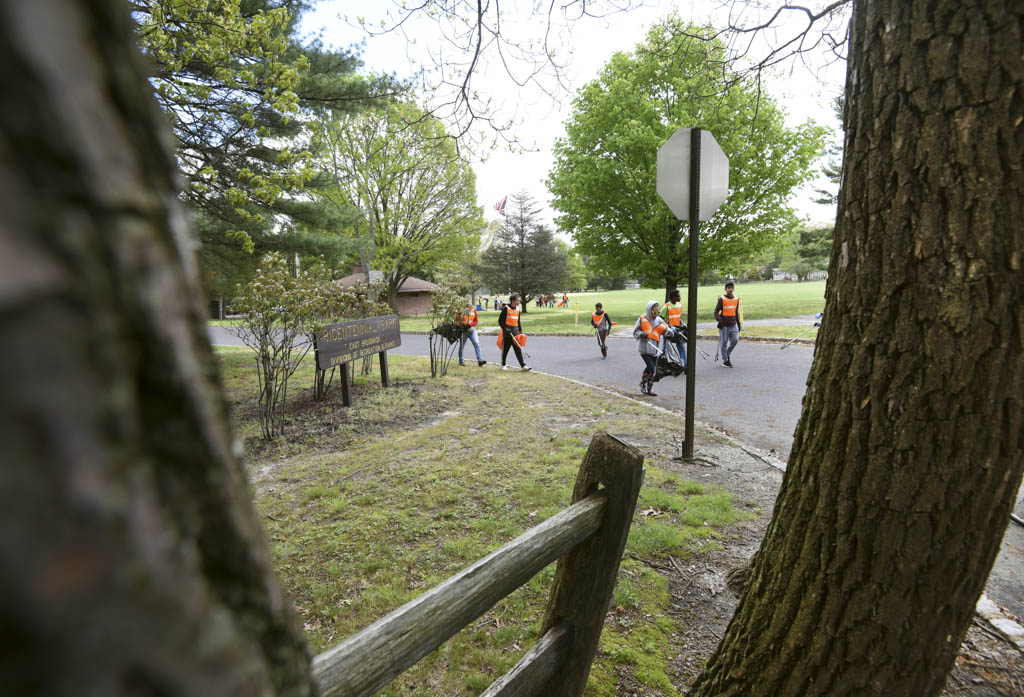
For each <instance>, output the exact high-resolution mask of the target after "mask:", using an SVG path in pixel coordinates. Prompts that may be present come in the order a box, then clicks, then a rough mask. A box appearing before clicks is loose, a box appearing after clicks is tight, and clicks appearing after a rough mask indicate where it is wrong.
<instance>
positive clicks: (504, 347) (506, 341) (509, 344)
mask: <svg viewBox="0 0 1024 697" xmlns="http://www.w3.org/2000/svg"><path fill="white" fill-rule="evenodd" d="M502 331H504V330H502ZM509 349H512V350H514V351H515V352H516V358H517V359H518V360H519V367H520V368H522V367H523V366H524V365H526V361H524V360H523V352H522V350H521V349H520V348H519V344H518V343H517V342H516V340H515V339H514V338H512V335H511V334H509V333H508V332H505V335H504V336H503V337H501V364H502V365H505V359H506V358H507V357H508V350H509Z"/></svg>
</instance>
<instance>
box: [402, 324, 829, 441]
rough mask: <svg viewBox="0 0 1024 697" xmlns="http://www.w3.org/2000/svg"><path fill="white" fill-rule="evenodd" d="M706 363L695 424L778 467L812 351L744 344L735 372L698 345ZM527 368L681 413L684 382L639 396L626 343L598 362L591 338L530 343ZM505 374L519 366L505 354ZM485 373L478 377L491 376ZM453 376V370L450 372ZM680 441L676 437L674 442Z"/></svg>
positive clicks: (635, 362) (422, 344) (405, 348)
mask: <svg viewBox="0 0 1024 697" xmlns="http://www.w3.org/2000/svg"><path fill="white" fill-rule="evenodd" d="M496 341H497V337H496V336H495V335H484V336H482V337H481V338H480V346H481V348H482V350H483V356H484V360H486V361H488V362H489V364H498V363H500V362H501V353H500V351H499V350H498V347H497V345H496ZM698 345H699V346H700V347H701V348H702V349H703V350H704V351H706V352H707V353H708V354H710V355H709V357H708V358H700V357H698V358H697V363H696V370H697V375H696V391H695V399H694V401H695V409H694V419H695V420H697V421H701V422H704V423H707V424H711V425H712V426H715V427H717V428H719V429H721V430H723V431H725V432H726V433H728V434H730V435H732V436H734V437H735V438H737V439H739V440H742V441H743V442H745V443H747V444H749V445H752V446H754V447H755V448H757V449H759V450H762V451H764V452H766V453H772V454H774V455H775V456H776V457H778V458H779V459H780V460H783V461H785V460H786V458H787V457H788V456H789V448H790V445H791V443H792V440H793V430H794V429H795V428H796V422H797V419H798V418H799V417H800V402H801V400H802V399H803V394H804V390H805V387H806V383H807V372H808V370H809V369H810V367H811V357H812V355H813V352H814V350H813V348H812V347H810V346H806V345H804V346H801V345H798V344H793V345H792V346H790V347H789V348H787V349H786V350H784V351H783V350H780V348H779V346H780V344H767V343H764V344H762V343H753V342H749V343H746V342H743V340H742V337H741V339H740V344H739V345H738V346H737V347H736V349H735V350H734V351H733V354H732V359H733V360H732V364H733V365H734V366H735V367H734V368H726V367H724V366H723V365H722V361H721V360H718V361H717V362H715V360H714V358H715V346H716V343H715V342H713V341H698ZM526 350H527V351H528V352H529V354H530V356H529V357H528V358H527V360H526V362H527V363H528V364H529V365H530V366H532V367H533V369H534V370H536V371H539V372H543V373H550V374H552V375H560V376H562V377H566V378H571V379H573V380H579V381H581V382H585V383H587V384H590V385H596V386H598V387H604V388H607V389H611V390H614V391H616V392H621V393H623V394H627V395H631V396H634V397H636V398H638V399H643V400H644V401H649V402H651V403H653V404H657V405H659V406H662V407H667V408H669V409H677V410H679V411H683V409H684V407H685V405H686V377H685V375H681V376H679V377H678V378H663V379H662V380H660V381H659V382H657V383H655V385H654V391H655V392H656V393H657V396H656V397H646V396H642V395H641V394H640V375H641V374H642V373H643V371H644V363H643V360H642V359H641V358H640V355H639V354H638V353H637V350H636V340H635V339H633V338H631V337H614V336H612V337H609V338H608V358H607V359H605V360H602V359H601V351H600V348H599V347H598V344H597V339H596V337H593V336H591V337H556V336H531V337H530V338H529V340H528V342H527V345H526ZM394 352H395V353H401V354H406V355H415V356H426V355H427V337H426V336H422V335H407V334H403V335H402V345H401V346H400V347H399V348H398V349H394ZM466 354H467V355H466V359H467V361H466V366H467V367H466V368H462V369H461V370H478V369H479V368H477V365H476V361H475V356H474V354H473V347H472V345H471V344H469V343H467V344H466ZM508 364H509V365H510V366H518V365H519V364H518V363H517V361H516V358H515V355H514V354H513V353H512V352H511V351H510V352H509V357H508ZM491 367H492V366H491V365H487V366H484V369H487V368H491ZM455 369H459V368H458V366H455ZM679 437H680V439H682V434H681V433H680V434H679Z"/></svg>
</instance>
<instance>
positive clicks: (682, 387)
mask: <svg viewBox="0 0 1024 697" xmlns="http://www.w3.org/2000/svg"><path fill="white" fill-rule="evenodd" d="M210 341H211V342H212V343H214V344H222V345H228V346H238V345H241V342H240V341H239V340H238V339H237V338H236V337H234V336H233V335H232V334H231V333H230V332H228V331H227V330H225V329H223V328H219V327H211V328H210ZM495 341H496V336H495V335H493V334H490V335H483V336H481V337H480V346H481V348H482V350H483V357H484V360H486V361H488V365H485V366H483V368H478V367H477V364H476V360H475V355H474V353H473V346H472V344H470V343H468V342H467V344H466V356H465V357H466V367H465V368H460V367H459V366H458V365H454V366H453V369H454V370H494V369H496V366H497V364H499V363H500V361H501V353H500V352H499V351H498V347H497V345H496V343H495ZM698 345H699V346H700V348H702V349H703V350H704V351H706V352H707V353H708V354H709V356H708V358H701V357H699V356H698V358H697V363H696V370H697V375H696V392H695V409H694V419H695V420H696V421H700V422H703V423H706V424H710V425H712V426H714V427H716V428H718V429H720V430H722V431H724V432H726V433H728V434H729V435H731V436H733V437H734V438H736V439H737V440H739V441H742V442H744V443H746V444H747V445H749V446H753V447H754V448H756V449H758V450H761V451H763V452H764V453H766V454H770V455H774V456H775V457H776V458H778V459H779V460H781V461H782V462H785V461H786V460H787V459H788V458H789V450H790V446H791V445H792V441H793V433H794V430H795V429H796V424H797V420H798V419H799V418H800V405H801V401H802V400H803V396H804V391H805V389H806V385H807V374H808V371H809V370H810V367H811V359H812V358H813V356H814V349H813V347H811V346H807V345H801V344H793V345H791V346H789V347H788V348H786V349H785V350H782V349H781V348H780V347H781V344H774V343H758V342H745V341H743V337H742V334H741V335H740V343H739V345H738V346H737V347H736V349H735V350H734V351H733V355H732V364H733V365H734V366H735V367H734V368H725V367H723V366H722V362H721V360H719V361H717V362H715V360H714V356H715V346H716V342H714V341H698ZM527 351H528V352H529V354H530V356H529V357H528V358H527V363H528V364H529V365H531V366H532V367H533V369H534V370H536V371H539V372H543V373H550V374H552V375H559V376H562V377H566V378H571V379H574V380H579V381H581V382H585V383H587V384H590V385H596V386H598V387H603V388H607V389H610V390H614V391H616V392H621V393H623V394H627V395H631V396H633V397H636V398H637V399H642V400H644V401H649V402H651V403H653V404H657V405H659V406H662V407H666V408H668V409H675V410H679V411H683V408H684V406H685V404H686V379H685V376H680V377H678V378H664V379H662V380H661V381H660V382H657V383H655V386H654V391H655V392H656V393H657V396H656V397H646V396H642V395H641V394H640V374H641V373H642V372H643V370H644V365H643V361H642V359H641V358H640V355H639V354H638V353H637V350H636V340H635V339H633V338H631V337H614V336H613V337H609V338H608V358H607V359H606V360H602V359H601V351H600V349H599V347H598V345H597V340H596V339H595V337H593V336H589V337H553V336H531V337H530V338H529V340H528V343H527ZM391 353H397V354H403V355H411V356H426V355H428V352H427V337H426V336H425V335H422V334H403V335H402V345H401V346H399V347H398V348H396V349H392V350H391ZM508 363H509V365H511V366H517V365H518V363H517V362H516V360H515V355H514V354H513V353H512V352H509V357H508ZM523 377H524V379H529V378H528V376H525V375H524V376H523ZM682 437H683V434H682V433H680V434H679V440H680V441H681V440H682ZM1022 492H1024V490H1022ZM1019 496H1020V495H1019ZM1016 512H1017V515H1018V516H1021V517H1024V500H1022V499H1020V498H1019V499H1018V502H1017V506H1016ZM986 592H987V593H988V595H989V596H990V597H991V598H992V599H993V600H995V601H996V602H997V603H999V604H1000V605H1002V606H1004V607H1007V608H1009V609H1010V610H1011V611H1012V612H1014V614H1016V615H1017V616H1018V617H1024V527H1021V526H1018V525H1016V524H1013V523H1011V524H1010V525H1009V527H1008V529H1007V531H1006V535H1005V537H1004V539H1003V544H1002V549H1001V551H1000V554H999V558H998V559H997V560H996V565H995V568H993V570H992V572H991V574H990V576H989V583H988V586H987V587H986Z"/></svg>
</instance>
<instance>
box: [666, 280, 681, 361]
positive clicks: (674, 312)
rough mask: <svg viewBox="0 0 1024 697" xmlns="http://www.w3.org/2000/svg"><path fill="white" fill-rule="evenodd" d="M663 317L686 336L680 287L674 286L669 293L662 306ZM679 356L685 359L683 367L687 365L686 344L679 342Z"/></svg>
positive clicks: (669, 324)
mask: <svg viewBox="0 0 1024 697" xmlns="http://www.w3.org/2000/svg"><path fill="white" fill-rule="evenodd" d="M661 318H662V319H663V320H665V321H666V322H668V326H670V327H672V329H674V330H676V331H677V332H679V333H680V334H682V335H683V337H684V338H685V337H686V328H685V327H684V326H683V303H682V301H681V299H680V296H679V289H678V288H673V289H672V290H671V291H670V292H669V294H668V302H667V303H665V305H664V307H662V308H661ZM679 357H680V358H682V359H683V367H684V368H685V367H686V345H685V344H679Z"/></svg>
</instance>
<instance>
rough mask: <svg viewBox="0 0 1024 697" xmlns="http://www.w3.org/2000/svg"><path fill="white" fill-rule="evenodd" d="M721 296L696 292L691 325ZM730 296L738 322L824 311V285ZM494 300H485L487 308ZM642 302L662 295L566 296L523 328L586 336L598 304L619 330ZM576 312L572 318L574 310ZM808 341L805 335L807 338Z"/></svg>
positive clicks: (486, 315)
mask: <svg viewBox="0 0 1024 697" xmlns="http://www.w3.org/2000/svg"><path fill="white" fill-rule="evenodd" d="M680 292H681V293H682V296H683V304H684V305H685V304H686V289H685V288H681V289H680ZM722 293H723V288H722V286H720V285H716V286H702V287H700V288H698V289H697V319H698V321H700V322H710V321H713V320H714V310H715V303H716V301H717V300H718V296H719V295H721V294H722ZM736 294H737V295H739V296H740V297H741V298H742V299H743V317H744V319H747V320H750V319H774V318H780V317H781V318H788V317H797V316H811V315H814V314H815V313H816V312H821V311H822V310H823V309H824V307H825V282H824V281H812V282H806V283H787V282H764V283H743V284H738V285H737V289H736ZM493 300H494V298H493V296H492V297H491V301H492V302H493ZM648 300H657V301H659V302H661V301H662V300H664V291H663V290H656V289H650V288H638V289H635V290H614V291H603V292H590V293H571V294H569V307H568V308H561V307H557V308H540V307H537V306H536V305H534V304H532V303H531V304H530V306H529V307H528V308H527V313H526V314H525V315H523V318H522V321H523V327H524V329H525V331H526V332H527V333H534V334H589V333H590V332H591V327H590V314H591V313H592V312H593V310H594V304H595V303H598V302H600V303H602V304H603V305H604V310H605V312H607V313H608V314H609V315H610V316H611V318H612V319H613V320H614V321H616V322H618V323H619V325H620V327H621V325H625V324H628V325H632V324H633V322H634V320H635V319H636V318H637V317H638V316H639V315H640V314H641V313H642V312H643V311H644V308H645V307H646V306H647V301H648ZM577 309H578V310H579V313H578V316H577V312H576V310H577ZM497 321H498V313H497V312H494V311H493V310H490V311H487V312H481V313H480V325H481V326H482V327H484V328H488V327H493V326H495V324H496V323H497ZM401 325H402V329H404V330H406V331H426V330H427V329H429V328H430V320H429V319H428V318H426V317H402V320H401ZM804 328H806V327H786V328H785V330H779V331H778V333H775V334H771V336H781V337H783V338H790V337H793V336H796V335H797V334H799V333H800V332H801V331H803V329H804ZM758 331H759V330H758V328H757V327H754V326H750V327H748V328H747V329H745V330H744V332H745V335H747V336H760V334H758ZM809 336H810V335H809Z"/></svg>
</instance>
